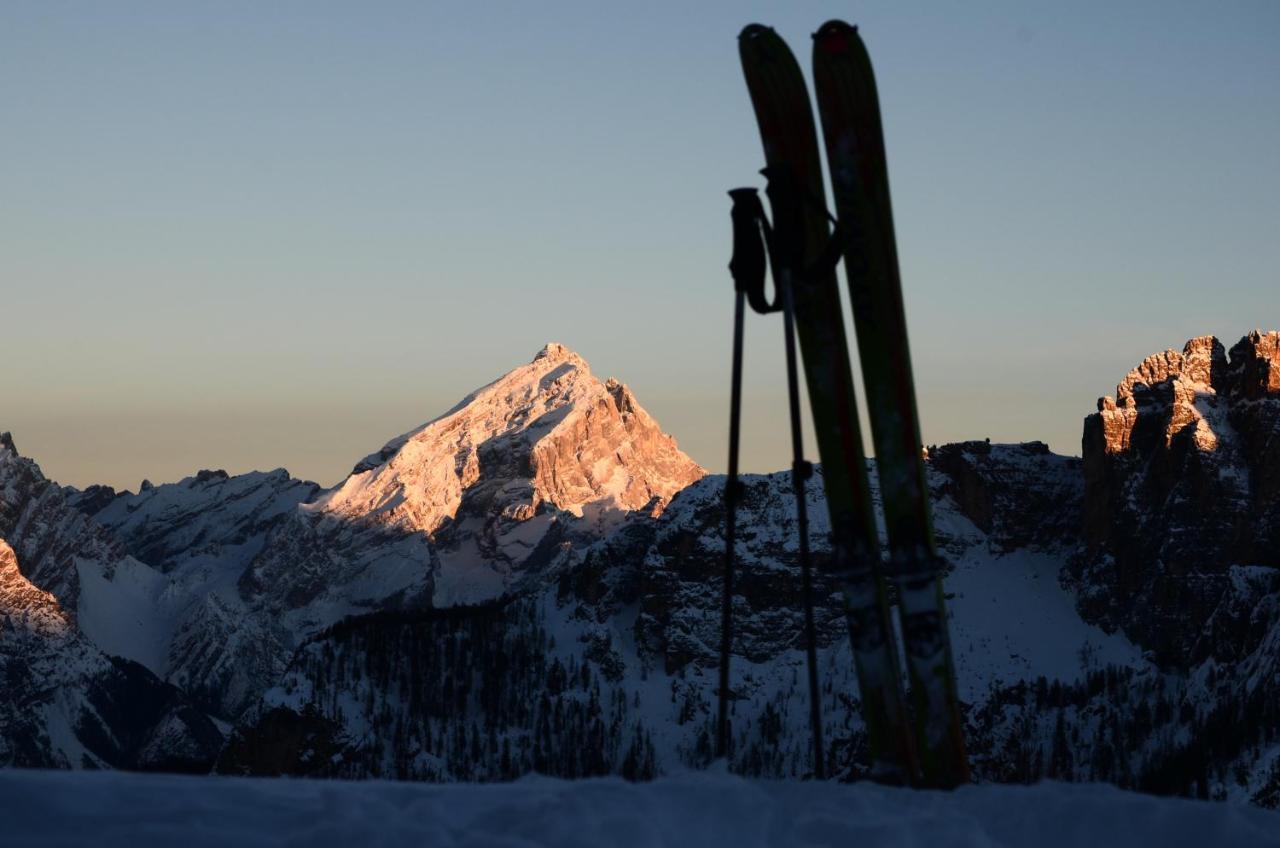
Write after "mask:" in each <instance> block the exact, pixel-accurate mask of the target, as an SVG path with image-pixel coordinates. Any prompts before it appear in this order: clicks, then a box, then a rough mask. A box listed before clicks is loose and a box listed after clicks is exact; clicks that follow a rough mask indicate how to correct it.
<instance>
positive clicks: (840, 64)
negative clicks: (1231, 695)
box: [813, 21, 969, 787]
mask: <svg viewBox="0 0 1280 848" xmlns="http://www.w3.org/2000/svg"><path fill="white" fill-rule="evenodd" d="M813 77H814V85H815V88H816V92H817V98H818V111H819V113H820V114H821V116H822V127H823V135H824V137H825V140H826V149H827V163H828V165H829V166H830V168H831V180H832V186H833V190H834V192H835V205H836V217H837V218H838V220H839V228H838V233H839V238H840V239H841V241H842V247H843V252H844V259H845V270H846V273H847V274H848V277H849V293H850V300H851V301H852V304H853V319H854V329H855V331H856V334H857V338H858V352H859V355H860V358H861V361H862V377H863V383H864V385H865V387H866V394H867V407H868V414H869V416H870V418H871V431H872V434H873V439H874V443H875V449H876V450H875V453H876V471H877V474H878V476H879V478H880V493H881V499H882V501H883V503H884V516H885V525H886V528H887V530H888V536H889V571H890V575H891V577H892V579H893V580H894V582H895V584H896V587H897V590H898V599H899V609H900V611H901V618H902V631H903V648H904V651H905V653H906V656H907V673H908V678H909V680H910V699H911V705H912V711H913V714H914V724H915V747H916V751H917V753H918V755H919V757H920V766H921V770H922V773H923V779H924V783H925V785H927V786H932V787H953V786H957V785H959V784H961V783H965V782H967V781H968V779H969V768H968V761H967V759H966V756H965V748H964V735H963V728H962V721H961V714H960V707H959V700H958V697H957V694H956V680H955V670H954V665H953V660H952V655H951V642H950V638H949V636H948V632H947V615H946V606H945V602H944V600H943V592H942V570H943V565H944V563H943V561H942V560H941V558H940V557H939V556H938V554H937V551H936V549H935V547H934V540H933V525H932V519H931V517H930V507H929V490H928V485H927V482H926V479H925V467H924V460H923V457H922V456H921V442H920V421H919V416H918V413H917V411H916V399H915V387H914V384H913V381H912V376H911V354H910V351H909V349H908V345H907V325H906V315H905V310H904V308H903V300H902V284H901V280H900V277H899V273H898V254H897V247H896V244H895V240H894V233H893V212H892V210H891V208H890V204H889V176H888V168H887V163H886V159H885V149H884V135H883V132H882V129H881V123H880V105H879V99H878V97H877V94H876V84H875V76H874V74H873V73H872V69H871V59H870V57H869V56H868V55H867V51H866V48H865V47H864V46H863V43H862V39H861V38H860V37H859V36H858V31H857V29H856V28H855V27H852V26H849V25H848V24H846V23H843V22H840V21H829V22H828V23H826V24H824V25H823V26H822V27H821V29H819V30H818V32H817V34H816V35H815V36H814V51H813Z"/></svg>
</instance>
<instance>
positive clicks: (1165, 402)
mask: <svg viewBox="0 0 1280 848" xmlns="http://www.w3.org/2000/svg"><path fill="white" fill-rule="evenodd" d="M1278 413H1280V333H1266V334H1264V333H1259V332H1254V333H1251V334H1249V335H1248V336H1246V337H1245V338H1243V339H1241V340H1240V342H1239V343H1238V344H1236V345H1235V346H1234V347H1233V348H1232V349H1231V356H1230V358H1228V357H1227V355H1226V352H1225V351H1224V349H1223V346H1222V345H1221V344H1220V343H1219V342H1218V340H1217V339H1215V338H1213V337H1210V336H1204V337H1200V338H1196V339H1192V340H1190V341H1189V342H1187V344H1186V346H1185V347H1184V348H1183V350H1182V351H1181V352H1178V351H1174V350H1168V351H1165V352H1164V353H1161V354H1157V355H1155V356H1151V357H1148V358H1147V359H1146V360H1144V361H1143V362H1142V363H1141V364H1140V365H1139V366H1138V367H1137V368H1135V369H1134V370H1133V371H1131V372H1129V374H1128V375H1127V376H1126V377H1125V378H1124V379H1123V380H1122V381H1121V382H1120V384H1119V385H1118V386H1117V387H1116V395H1115V397H1114V398H1112V397H1104V398H1102V399H1100V400H1099V401H1098V412H1097V413H1095V414H1093V415H1090V416H1089V417H1088V418H1086V419H1085V425H1084V438H1083V453H1084V478H1085V521H1084V541H1085V548H1086V549H1085V553H1084V556H1083V557H1082V559H1081V562H1080V563H1078V565H1077V572H1078V574H1079V575H1080V582H1081V586H1082V588H1083V589H1084V604H1085V609H1086V611H1087V612H1089V613H1090V614H1091V615H1094V616H1097V617H1098V618H1100V619H1101V620H1104V621H1108V622H1110V623H1111V624H1112V626H1122V627H1124V629H1125V631H1126V632H1127V633H1129V634H1130V635H1131V636H1132V637H1133V638H1135V639H1136V640H1137V641H1139V642H1140V643H1141V644H1143V645H1145V646H1146V647H1148V648H1149V649H1151V650H1153V651H1155V652H1156V654H1157V656H1159V657H1160V658H1161V659H1162V660H1163V661H1165V662H1171V663H1181V664H1185V663H1187V662H1189V661H1191V660H1193V659H1194V658H1195V656H1194V654H1195V652H1196V651H1200V652H1201V653H1203V652H1206V651H1208V652H1210V653H1211V652H1212V646H1210V645H1207V644H1205V643H1204V642H1203V641H1202V640H1201V638H1200V637H1201V634H1202V631H1203V628H1204V624H1205V622H1206V621H1207V620H1208V618H1209V617H1210V616H1211V615H1213V614H1214V611H1215V610H1216V609H1218V607H1219V604H1220V603H1221V602H1222V601H1223V599H1224V593H1226V592H1228V591H1229V590H1230V588H1231V580H1230V569H1231V567H1232V566H1234V565H1241V566H1257V565H1264V566H1273V567H1277V566H1280V545H1278V543H1280V520H1278V519H1280V497H1277V494H1278V492H1280V414H1278Z"/></svg>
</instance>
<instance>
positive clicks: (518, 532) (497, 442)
mask: <svg viewBox="0 0 1280 848" xmlns="http://www.w3.org/2000/svg"><path fill="white" fill-rule="evenodd" d="M703 474H705V471H704V470H703V469H702V468H700V467H699V466H698V465H697V464H696V463H694V462H693V461H692V460H690V459H689V458H688V457H687V456H686V455H685V454H684V453H683V452H681V451H680V450H679V448H678V446H677V445H676V443H675V440H674V439H672V438H671V437H670V436H667V435H666V434H664V433H663V432H662V431H661V429H660V428H659V427H658V425H657V423H656V422H654V420H653V419H652V417H651V416H649V414H648V413H647V412H645V410H644V409H643V407H641V406H640V404H639V403H638V402H637V400H636V398H635V396H634V395H633V394H632V393H631V391H630V389H628V388H627V387H626V386H625V385H623V384H621V383H619V382H618V381H616V380H605V381H602V380H600V379H598V378H597V377H595V376H594V375H593V374H592V373H591V370H590V368H589V367H588V366H587V364H586V362H585V361H584V360H583V359H582V358H581V357H580V356H578V355H577V354H576V353H574V352H572V351H570V350H568V349H567V348H565V347H564V346H562V345H558V344H549V345H547V346H545V347H544V348H543V349H542V350H541V351H539V353H538V354H537V355H536V356H535V357H534V359H533V360H532V361H531V362H530V363H529V364H527V365H524V366H521V367H518V368H516V369H514V370H512V371H511V372H509V373H507V374H506V375H504V376H502V377H500V378H499V379H498V380H496V381H494V382H493V383H491V384H489V385H488V386H485V387H484V388H482V389H479V390H478V391H476V392H473V393H472V394H470V395H468V396H467V397H466V398H464V399H463V401H462V402H461V403H459V404H458V405H457V406H455V407H454V408H453V409H452V410H450V411H449V412H448V413H446V414H445V415H443V416H441V417H440V418H437V419H435V420H434V421H432V422H430V423H428V424H426V425H423V426H422V427H420V428H418V429H417V430H414V431H412V432H410V433H408V434H405V435H404V436H401V437H399V438H397V439H394V440H392V441H391V442H389V443H388V444H387V446H386V447H384V448H383V449H382V451H380V452H379V453H376V454H373V455H370V456H368V457H366V458H364V459H363V460H361V461H360V462H359V463H358V464H357V465H356V468H355V470H354V471H353V472H352V474H351V475H350V476H349V477H348V478H347V479H346V480H344V481H343V482H341V483H340V484H338V485H337V486H335V487H333V488H332V489H327V490H323V489H321V488H320V487H319V486H317V485H316V484H314V483H310V482H306V481H301V480H296V479H294V478H292V477H290V476H289V474H288V473H287V472H286V471H284V470H283V469H277V470H275V471H272V472H265V473H264V472H254V473H251V474H244V475H237V476H229V475H227V474H226V473H225V472H222V471H201V472H200V473H198V474H196V475H194V476H192V477H188V478H186V479H184V480H182V481H179V482H178V483H172V484H167V485H160V486H153V485H151V484H146V485H144V486H143V487H142V488H141V490H140V491H139V492H137V493H130V492H121V493H116V492H113V491H111V490H109V489H105V488H104V487H90V488H89V489H86V490H85V491H83V492H80V491H77V490H71V489H68V490H60V489H59V488H58V487H57V486H56V485H53V484H50V483H47V481H45V483H44V484H43V486H42V488H41V489H40V491H42V492H43V491H45V490H48V492H49V493H50V495H49V496H50V497H51V498H54V499H55V500H56V501H57V503H58V504H59V505H60V507H59V509H58V510H57V511H56V515H57V516H58V521H65V522H67V526H66V527H65V528H61V529H59V528H60V525H58V524H57V522H54V521H50V520H46V521H45V524H46V525H48V527H49V528H50V529H49V532H48V534H47V535H50V536H53V537H56V538H57V539H59V540H62V539H65V538H70V537H72V536H73V535H74V534H75V533H87V534H90V535H92V536H93V539H94V540H95V542H97V543H98V544H100V545H103V546H107V547H109V548H111V551H112V555H113V556H115V555H120V556H124V555H125V554H127V555H128V557H127V560H128V566H127V567H126V568H123V569H121V570H120V571H119V572H118V573H117V572H116V571H115V570H114V569H103V570H102V571H101V575H102V576H101V579H98V578H97V577H95V578H94V579H92V581H91V585H90V591H89V592H88V594H87V596H86V597H85V598H84V599H83V601H81V599H80V598H79V596H78V594H76V592H78V586H79V583H78V580H77V576H76V572H75V569H74V568H72V567H71V566H70V565H69V564H68V562H67V561H65V558H64V559H63V560H58V561H56V562H53V563H50V564H49V565H48V566H47V567H45V568H44V570H43V571H41V572H40V575H41V580H42V581H44V582H42V584H41V585H45V584H48V585H49V586H61V585H62V582H67V583H68V584H69V586H70V587H72V588H74V589H75V591H72V588H69V589H67V592H66V603H67V604H68V606H69V608H71V609H78V610H79V611H80V615H81V617H82V618H83V622H82V625H83V629H84V630H85V632H86V633H87V634H88V635H89V636H90V637H91V638H92V639H93V640H94V641H95V642H96V643H97V644H98V645H100V646H101V647H102V648H103V649H104V650H107V651H108V652H110V653H112V654H115V655H119V656H122V657H127V658H129V659H132V660H135V661H137V662H139V663H141V664H143V665H145V666H146V667H148V668H149V669H151V671H153V672H154V673H155V674H156V675H158V676H160V677H161V678H163V679H164V680H167V681H169V682H171V683H173V684H175V685H177V686H179V687H180V688H182V689H183V690H184V691H186V692H188V693H189V694H190V695H191V697H192V698H194V699H195V700H196V702H197V703H199V704H200V705H201V706H202V707H203V708H204V709H205V710H206V711H207V712H208V713H210V714H211V715H214V716H216V717H218V718H219V719H222V720H224V721H234V720H235V719H236V718H237V717H238V716H239V715H240V714H241V713H242V712H243V711H244V709H246V708H247V707H248V706H249V705H251V704H253V703H254V702H255V701H256V700H257V698H258V697H259V696H260V695H261V694H262V692H263V691H264V690H265V689H266V688H267V687H268V686H270V685H271V684H273V683H274V682H275V681H277V680H278V679H279V678H280V676H281V674H282V673H283V672H284V669H285V667H286V665H287V663H288V661H289V658H290V656H291V655H292V654H293V652H294V650H295V649H296V648H297V646H298V645H299V644H300V643H301V642H302V641H304V640H305V639H307V638H309V637H310V636H311V635H313V634H314V633H316V632H318V631H319V630H321V629H323V628H325V627H328V626H330V625H332V624H334V623H336V622H338V621H340V620H342V619H343V618H345V617H347V616H349V615H355V614H359V613H365V612H371V611H375V610H380V609H396V608H414V607H423V606H447V605H451V604H455V603H462V602H477V601H485V600H492V599H494V598H497V597H500V596H502V595H503V594H504V593H507V592H508V591H510V590H512V589H513V588H514V587H515V586H517V585H518V584H519V582H520V581H521V580H523V579H525V578H527V577H529V576H531V575H536V574H538V573H540V572H541V571H542V570H544V569H546V568H549V567H550V566H551V564H552V563H554V562H558V561H560V560H563V559H565V558H566V557H568V556H570V555H571V553H572V551H573V550H574V548H575V546H580V545H584V544H588V543H590V542H593V541H595V540H596V539H598V538H599V537H600V536H602V535H605V534H607V533H608V532H609V531H610V529H611V528H613V527H615V526H617V525H618V524H619V522H621V521H623V520H624V519H625V517H626V516H627V515H629V514H631V513H633V512H634V513H640V512H643V513H644V514H656V513H658V512H660V511H661V509H662V507H663V505H664V504H665V503H666V502H667V500H668V499H669V498H670V497H671V496H672V495H673V494H675V493H676V492H678V491H679V490H680V489H682V488H683V487H684V486H686V485H688V484H689V483H690V482H692V481H694V480H696V479H698V478H699V477H701V476H702V475H703ZM4 479H5V478H4V477H2V476H0V481H3V480H4ZM30 500H31V499H30V498H20V497H18V496H17V495H16V494H15V496H14V497H12V498H6V501H5V502H6V503H13V504H17V503H19V502H26V501H30ZM68 506H70V507H74V509H68V508H67V507H68ZM28 509H42V507H40V505H39V503H32V504H30V505H29V506H28ZM2 528H3V525H0V529H2ZM46 558H47V557H46ZM103 610H110V611H112V614H111V615H110V616H108V615H102V614H99V611H103ZM108 619H109V621H108ZM122 622H127V623H122Z"/></svg>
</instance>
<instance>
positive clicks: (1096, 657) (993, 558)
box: [943, 547, 1145, 701]
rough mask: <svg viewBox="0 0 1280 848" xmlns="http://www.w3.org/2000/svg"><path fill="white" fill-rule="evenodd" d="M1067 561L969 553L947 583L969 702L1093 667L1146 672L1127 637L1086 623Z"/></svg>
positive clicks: (1079, 673) (960, 680) (1041, 556)
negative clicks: (1065, 582)
mask: <svg viewBox="0 0 1280 848" xmlns="http://www.w3.org/2000/svg"><path fill="white" fill-rule="evenodd" d="M1061 567H1062V560H1061V558H1060V557H1058V556H1055V555H1052V554H1044V553H1036V552H1032V551H1015V552H1013V553H1010V554H1006V555H1003V556H997V555H992V554H991V553H989V552H988V551H987V550H986V549H985V547H980V548H975V549H971V550H969V551H967V552H966V553H965V554H964V556H962V557H961V558H960V559H959V560H958V561H957V562H956V564H955V568H954V570H952V571H951V572H950V573H949V574H947V576H946V578H945V579H944V581H943V585H944V587H945V588H946V591H947V592H948V593H949V594H951V593H954V597H952V598H951V599H950V600H949V601H948V603H947V611H948V613H949V614H950V616H951V628H952V642H953V644H954V645H955V663H956V676H957V681H958V683H959V685H960V688H961V692H960V696H961V698H963V699H965V700H968V701H976V700H980V698H981V696H982V695H983V694H984V693H985V692H986V691H988V690H989V689H990V688H991V687H992V686H994V685H997V684H1009V683H1014V682H1016V681H1018V680H1032V679H1034V678H1036V677H1037V676H1040V675H1043V676H1044V677H1047V678H1048V679H1050V680H1061V681H1063V682H1064V683H1065V682H1069V681H1075V680H1079V679H1081V678H1082V677H1084V675H1085V673H1086V672H1088V671H1090V670H1091V669H1093V668H1099V667H1103V666H1107V665H1112V664H1114V665H1121V666H1135V667H1140V666H1143V665H1145V663H1144V661H1143V658H1142V651H1141V649H1139V648H1138V647H1137V646H1136V645H1134V644H1133V643H1132V642H1130V641H1129V640H1128V639H1126V638H1125V637H1124V636H1123V635H1122V634H1120V633H1118V632H1117V633H1107V632H1105V631H1104V630H1102V629H1101V628H1099V627H1096V626H1094V625H1092V624H1087V623H1085V622H1084V621H1083V620H1082V619H1081V618H1080V615H1079V614H1078V613H1077V612H1076V610H1075V602H1074V599H1073V598H1072V596H1071V594H1070V593H1069V592H1068V591H1067V590H1066V589H1064V588H1062V585H1061V583H1060V582H1059V580H1058V572H1059V570H1060V569H1061Z"/></svg>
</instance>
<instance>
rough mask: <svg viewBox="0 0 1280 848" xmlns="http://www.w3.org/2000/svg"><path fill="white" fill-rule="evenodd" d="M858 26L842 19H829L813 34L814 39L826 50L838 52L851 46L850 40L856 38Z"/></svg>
mask: <svg viewBox="0 0 1280 848" xmlns="http://www.w3.org/2000/svg"><path fill="white" fill-rule="evenodd" d="M857 35H858V28H857V27H856V26H853V25H851V24H847V23H845V22H844V21H841V20H835V19H832V20H829V21H827V22H826V23H825V24H823V25H822V26H820V27H818V31H817V32H815V33H814V34H813V40H814V41H816V42H818V46H820V47H822V48H823V49H824V50H828V51H830V52H833V53H838V52H841V51H843V50H845V49H846V48H848V46H849V40H850V39H851V38H856V37H857Z"/></svg>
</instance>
